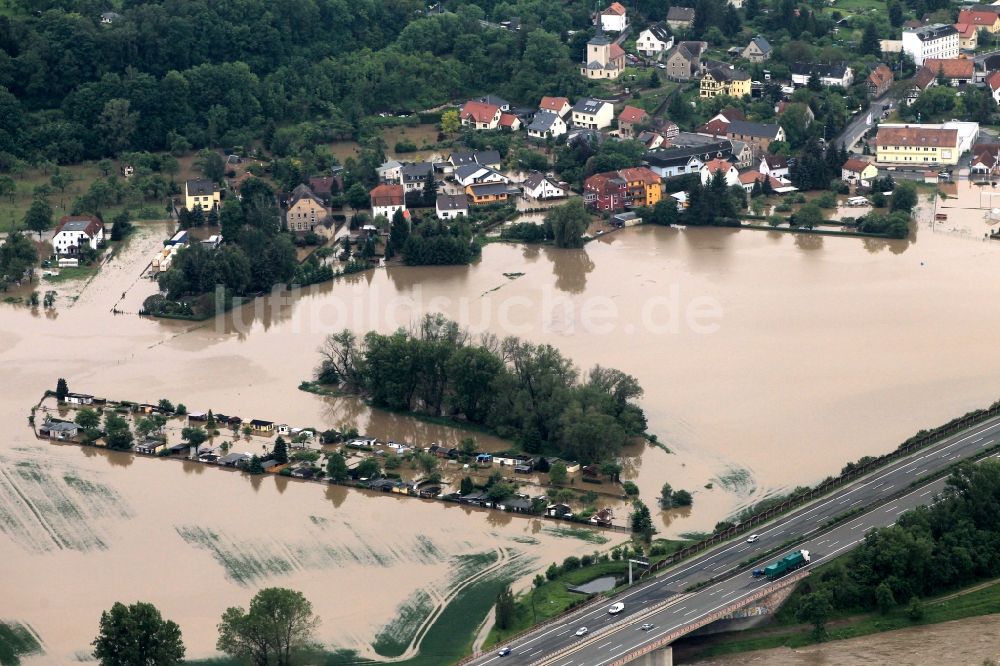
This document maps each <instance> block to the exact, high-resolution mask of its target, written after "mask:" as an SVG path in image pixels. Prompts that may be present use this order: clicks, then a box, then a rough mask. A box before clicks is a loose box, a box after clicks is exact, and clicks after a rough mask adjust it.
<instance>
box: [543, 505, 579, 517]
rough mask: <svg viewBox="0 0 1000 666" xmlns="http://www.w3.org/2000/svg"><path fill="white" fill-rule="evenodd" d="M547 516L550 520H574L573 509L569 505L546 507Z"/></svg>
mask: <svg viewBox="0 0 1000 666" xmlns="http://www.w3.org/2000/svg"><path fill="white" fill-rule="evenodd" d="M545 515H546V516H548V517H550V518H572V517H573V509H571V508H570V506H569V505H568V504H549V505H548V506H547V507H545Z"/></svg>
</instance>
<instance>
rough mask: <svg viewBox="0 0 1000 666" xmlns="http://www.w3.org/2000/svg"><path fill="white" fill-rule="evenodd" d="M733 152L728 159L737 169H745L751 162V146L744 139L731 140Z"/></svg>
mask: <svg viewBox="0 0 1000 666" xmlns="http://www.w3.org/2000/svg"><path fill="white" fill-rule="evenodd" d="M732 144H733V154H732V155H731V156H730V158H729V159H731V160H732V162H733V164H735V165H736V168H737V169H746V168H749V166H750V165H751V164H752V163H753V148H752V147H751V146H750V144H749V143H747V142H745V141H733V142H732Z"/></svg>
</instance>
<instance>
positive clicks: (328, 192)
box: [309, 176, 344, 206]
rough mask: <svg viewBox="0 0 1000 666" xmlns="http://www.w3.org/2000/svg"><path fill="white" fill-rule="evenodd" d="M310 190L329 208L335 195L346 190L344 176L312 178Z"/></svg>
mask: <svg viewBox="0 0 1000 666" xmlns="http://www.w3.org/2000/svg"><path fill="white" fill-rule="evenodd" d="M309 189H310V190H312V192H313V194H315V195H316V196H317V197H319V198H320V201H322V202H323V205H324V206H329V205H330V200H331V199H332V197H333V193H334V192H335V191H336V192H340V191H341V190H343V189H344V183H343V176H340V177H338V176H310V177H309Z"/></svg>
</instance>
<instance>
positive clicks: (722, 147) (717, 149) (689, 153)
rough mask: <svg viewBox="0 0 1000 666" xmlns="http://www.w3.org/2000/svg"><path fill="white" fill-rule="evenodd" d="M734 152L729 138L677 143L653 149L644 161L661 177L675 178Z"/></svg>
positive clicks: (695, 171) (644, 157) (696, 171)
mask: <svg viewBox="0 0 1000 666" xmlns="http://www.w3.org/2000/svg"><path fill="white" fill-rule="evenodd" d="M732 154H733V144H732V142H731V141H729V140H727V139H722V140H716V141H710V142H707V143H695V144H691V145H675V146H671V147H669V148H658V149H656V150H651V151H649V152H647V153H646V154H645V155H644V156H643V161H644V162H645V163H646V165H647V166H648V167H649V168H650V170H652V171H653V173H655V174H656V175H658V176H660V177H661V178H673V177H674V176H683V175H685V174H689V173H699V172H700V171H701V168H702V167H703V166H704V165H705V163H706V162H708V161H709V160H712V159H724V158H727V157H729V156H730V155H732Z"/></svg>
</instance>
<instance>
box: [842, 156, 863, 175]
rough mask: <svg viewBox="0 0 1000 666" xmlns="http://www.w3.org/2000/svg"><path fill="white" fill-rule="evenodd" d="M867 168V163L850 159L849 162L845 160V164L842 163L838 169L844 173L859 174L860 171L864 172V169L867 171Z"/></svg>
mask: <svg viewBox="0 0 1000 666" xmlns="http://www.w3.org/2000/svg"><path fill="white" fill-rule="evenodd" d="M868 166H869V163H868V162H865V161H864V160H856V159H851V160H847V161H846V162H844V164H843V165H842V166H841V167H840V168H841V169H844V170H846V171H853V172H855V173H861V172H862V171H864V170H865V169H867V168H868Z"/></svg>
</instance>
